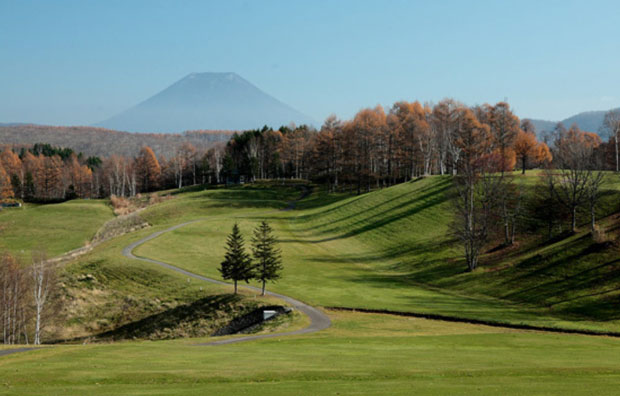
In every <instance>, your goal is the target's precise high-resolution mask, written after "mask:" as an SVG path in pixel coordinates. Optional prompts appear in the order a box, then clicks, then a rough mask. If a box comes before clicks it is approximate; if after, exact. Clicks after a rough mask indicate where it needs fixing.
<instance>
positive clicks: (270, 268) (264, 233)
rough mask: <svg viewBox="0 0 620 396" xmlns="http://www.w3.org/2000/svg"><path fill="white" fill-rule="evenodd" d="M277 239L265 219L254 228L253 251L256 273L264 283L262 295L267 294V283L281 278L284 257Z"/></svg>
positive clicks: (255, 276)
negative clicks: (277, 244) (277, 245)
mask: <svg viewBox="0 0 620 396" xmlns="http://www.w3.org/2000/svg"><path fill="white" fill-rule="evenodd" d="M276 242H277V239H276V238H275V237H274V236H273V234H272V229H271V227H270V226H269V224H267V223H266V222H265V221H263V222H261V223H260V225H259V226H258V227H256V229H255V230H254V237H253V238H252V253H253V256H254V260H255V270H254V271H255V275H254V278H255V279H258V280H260V281H261V282H262V284H263V291H262V295H263V296H264V295H265V283H267V281H275V280H277V279H279V278H280V276H281V272H282V269H283V267H282V258H281V255H280V249H278V248H276V246H275V244H276Z"/></svg>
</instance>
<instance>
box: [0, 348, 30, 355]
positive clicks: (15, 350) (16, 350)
mask: <svg viewBox="0 0 620 396" xmlns="http://www.w3.org/2000/svg"><path fill="white" fill-rule="evenodd" d="M34 349H38V348H13V349H0V356H5V355H10V354H12V353H19V352H28V351H32V350H34Z"/></svg>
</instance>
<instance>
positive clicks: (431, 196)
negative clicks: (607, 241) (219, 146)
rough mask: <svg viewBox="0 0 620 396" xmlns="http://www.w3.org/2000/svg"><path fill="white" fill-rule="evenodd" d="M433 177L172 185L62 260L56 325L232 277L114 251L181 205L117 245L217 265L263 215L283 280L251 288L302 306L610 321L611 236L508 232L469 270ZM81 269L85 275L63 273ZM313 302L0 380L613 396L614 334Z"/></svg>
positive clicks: (65, 353) (614, 323) (56, 389)
mask: <svg viewBox="0 0 620 396" xmlns="http://www.w3.org/2000/svg"><path fill="white" fill-rule="evenodd" d="M525 182H526V183H530V184H531V183H532V180H531V179H525ZM449 187H450V179H449V178H444V177H431V178H427V179H424V180H419V181H416V182H412V183H405V184H401V185H398V186H394V187H391V188H388V189H384V190H381V191H376V192H372V193H369V194H365V195H362V196H348V195H327V194H323V193H321V192H319V191H317V192H316V193H315V194H313V195H311V196H310V197H307V198H306V199H304V200H302V201H301V202H299V203H298V205H297V208H296V209H295V210H289V211H282V210H280V209H284V208H286V207H287V201H289V200H291V199H294V198H295V197H298V196H299V190H298V189H296V188H295V186H285V187H275V188H274V186H273V185H268V184H265V185H250V186H242V187H234V188H228V189H215V190H204V191H202V190H199V189H198V190H194V191H184V192H182V193H179V194H176V195H175V198H174V199H171V200H167V201H164V202H162V203H161V204H158V205H155V206H153V207H150V208H148V209H146V210H145V211H143V212H141V216H142V217H144V218H145V219H146V220H147V221H149V223H150V224H152V227H150V228H148V229H143V230H140V231H138V232H135V233H132V234H128V235H125V236H122V237H119V238H115V239H113V240H110V241H108V242H105V243H103V244H101V245H99V246H98V247H96V248H95V249H94V250H93V251H92V252H91V253H89V254H86V255H85V256H83V257H80V258H79V259H78V260H76V261H75V262H73V263H71V264H69V265H68V267H67V272H66V276H67V277H68V278H70V279H74V281H73V282H68V283H67V284H68V286H69V287H70V290H71V291H72V293H73V294H72V295H73V300H72V302H73V305H72V306H71V309H73V311H71V312H72V314H71V317H72V318H73V319H72V320H73V323H71V324H72V325H73V328H71V327H70V328H69V330H68V334H73V335H84V334H87V333H88V332H89V331H93V329H95V330H107V329H109V328H110V327H111V326H112V325H113V324H124V323H130V322H132V321H138V320H140V319H143V318H144V317H149V316H150V315H154V314H161V313H162V312H164V313H165V312H166V311H165V310H162V307H163V306H168V307H170V308H169V309H174V307H177V306H178V305H179V304H187V303H191V302H192V301H195V300H197V299H200V298H207V297H209V296H213V295H225V293H228V292H230V291H231V288H232V286H219V285H208V284H205V283H201V282H199V281H197V280H191V281H190V280H188V279H186V278H185V277H184V276H182V275H179V274H176V273H173V272H171V271H169V270H167V269H165V268H161V267H158V266H156V265H154V264H149V263H145V262H141V261H138V260H130V259H127V258H125V257H123V256H122V255H121V250H122V248H123V247H124V246H127V245H129V244H130V243H131V242H134V241H137V240H139V239H141V238H143V237H144V236H146V235H149V234H151V233H153V232H156V231H159V230H163V229H166V228H168V227H170V226H171V225H175V224H179V223H182V222H185V221H190V220H199V221H197V222H195V223H192V224H189V225H187V226H186V227H182V228H179V229H176V230H174V231H172V232H170V233H166V234H163V235H161V236H160V237H158V238H156V239H153V240H151V241H149V242H147V243H145V244H144V245H141V246H140V247H138V248H137V249H136V250H135V252H134V253H135V254H137V255H140V256H145V257H152V258H155V259H158V260H162V261H166V262H170V263H172V264H174V265H176V266H179V267H182V268H185V269H187V270H190V271H192V272H195V273H198V274H203V275H206V276H210V277H213V278H219V273H218V271H217V267H218V265H219V263H220V261H221V260H222V257H223V246H224V241H225V239H226V236H227V234H228V233H229V232H230V229H231V227H232V225H233V223H235V222H238V223H239V224H240V227H241V230H242V232H243V233H244V235H245V236H246V240H249V238H250V235H251V231H252V229H253V228H254V227H255V226H256V224H258V222H260V221H261V220H268V221H269V222H270V223H271V224H272V225H273V226H274V228H275V230H276V233H277V234H278V236H279V237H280V239H281V248H282V252H283V258H284V264H285V272H284V276H283V278H282V279H281V280H280V281H279V282H278V283H277V284H270V285H269V286H268V288H270V289H272V290H274V291H277V292H280V293H282V294H285V295H290V296H292V297H295V298H298V299H300V300H303V301H306V302H308V303H311V304H315V305H319V306H346V307H353V308H372V309H388V310H394V311H409V312H422V313H435V314H444V315H450V316H456V317H461V318H473V319H484V320H489V321H493V322H505V323H528V324H533V325H541V326H549V327H556V328H570V329H589V330H598V331H605V330H613V331H619V330H620V319H619V318H618V316H617V315H616V314H615V312H616V311H617V309H616V308H615V307H617V305H616V304H615V302H616V298H617V293H618V292H617V289H618V287H617V279H619V276H620V273H617V270H616V264H615V263H616V261H617V257H618V255H617V252H616V251H615V250H613V249H610V248H607V247H605V246H598V245H596V244H593V243H592V241H591V238H589V236H588V235H587V232H581V233H579V234H577V235H574V236H572V237H569V238H563V239H560V240H556V241H553V242H551V243H546V244H539V245H537V244H535V243H532V242H529V241H524V247H525V248H523V249H516V250H513V251H510V252H507V253H506V254H505V255H504V256H502V257H497V256H494V255H492V254H490V255H487V256H485V258H484V260H483V266H482V268H481V269H480V270H478V271H475V272H473V273H466V272H464V271H463V268H464V264H463V263H462V261H461V258H460V255H461V252H460V249H459V246H458V244H457V243H456V242H455V241H454V240H452V238H451V236H450V220H451V216H450V203H449V202H448V200H447V197H446V193H447V191H448V189H449ZM613 188H615V187H613ZM528 244H529V245H528ZM82 274H91V275H92V277H93V278H94V279H95V280H93V281H88V282H82V281H79V280H75V279H79V276H80V275H82ZM80 282H82V283H80ZM246 297H248V298H253V296H250V295H247V296H246ZM327 313H328V314H329V315H330V317H331V318H332V321H333V326H332V327H331V328H329V329H327V330H324V331H321V332H319V333H314V334H307V335H300V336H291V337H275V338H271V339H265V340H258V341H252V342H245V343H239V344H230V345H220V346H217V347H213V346H206V347H199V346H196V345H195V344H197V343H201V342H208V341H210V340H212V339H209V338H195V339H178V340H172V341H126V342H117V343H114V344H99V345H58V346H54V347H48V348H43V349H41V350H37V351H31V352H26V353H22V354H14V355H7V356H4V357H2V358H0V378H2V379H3V381H2V382H1V383H0V394H15V395H65V394H88V395H113V394H124V395H125V394H126V395H140V394H149V395H175V394H179V395H180V394H183V395H186V394H195V395H204V394H213V395H220V394H226V395H247V394H252V395H290V394H294V395H329V394H333V395H338V394H339V395H374V394H376V395H411V394H424V395H471V394H478V395H498V394H501V395H528V396H529V395H555V394H563V395H592V394H595V395H615V394H617V393H618V392H617V390H618V389H619V388H620V339H618V338H610V337H591V336H582V335H566V334H556V333H542V332H526V331H516V330H509V329H503V328H496V327H486V326H480V325H471V324H464V323H451V322H442V321H432V320H425V319H414V318H407V317H400V316H392V315H381V314H363V313H356V312H345V311H338V310H327ZM303 325H304V323H303V321H301V322H300V321H297V322H295V323H294V324H293V326H297V328H299V327H301V326H303ZM112 327H113V326H112ZM285 330H289V329H285Z"/></svg>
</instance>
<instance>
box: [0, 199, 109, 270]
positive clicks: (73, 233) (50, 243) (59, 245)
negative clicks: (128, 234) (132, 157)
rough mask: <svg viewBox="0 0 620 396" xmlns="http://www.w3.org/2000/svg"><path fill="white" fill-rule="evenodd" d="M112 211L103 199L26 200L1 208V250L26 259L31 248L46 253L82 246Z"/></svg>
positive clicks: (57, 253)
mask: <svg viewBox="0 0 620 396" xmlns="http://www.w3.org/2000/svg"><path fill="white" fill-rule="evenodd" d="M113 217H114V214H113V212H112V209H111V208H110V207H109V206H108V205H107V201H105V200H74V201H68V202H63V203H59V204H47V205H36V204H25V205H24V207H22V208H9V209H4V210H1V211H0V250H6V251H9V252H11V254H13V255H16V256H18V257H20V258H22V259H24V260H25V261H29V259H30V252H31V251H32V250H34V249H45V250H46V252H47V255H48V257H54V256H58V255H60V254H62V253H65V252H68V251H70V250H73V249H77V248H79V247H82V246H84V245H85V244H86V243H88V242H89V241H90V240H91V238H92V237H93V236H94V235H95V233H96V232H97V230H98V229H99V227H101V226H102V225H103V224H104V223H105V222H106V221H107V220H109V219H112V218H113Z"/></svg>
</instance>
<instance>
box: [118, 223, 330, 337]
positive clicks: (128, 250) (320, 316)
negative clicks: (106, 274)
mask: <svg viewBox="0 0 620 396" xmlns="http://www.w3.org/2000/svg"><path fill="white" fill-rule="evenodd" d="M198 221H201V220H193V221H187V222H185V223H181V224H177V225H175V226H172V227H170V228H167V229H165V230H162V231H158V232H155V233H153V234H151V235H149V236H147V237H145V238H142V239H140V240H139V241H136V242H134V243H132V244H131V245H129V246H127V247H125V248H124V249H123V255H124V256H125V257H128V258H130V259H136V260H142V261H146V262H149V263H153V264H157V265H160V266H162V267H165V268H168V269H171V270H173V271H176V272H179V273H181V274H183V275H186V276H189V277H192V278H195V279H200V280H202V281H205V282H210V283H215V284H218V285H227V286H230V284H228V283H226V282H222V281H220V280H217V279H211V278H207V277H205V276H202V275H198V274H194V273H193V272H189V271H186V270H184V269H182V268H179V267H176V266H174V265H170V264H168V263H164V262H162V261H158V260H153V259H150V258H147V257H140V256H136V255H134V254H133V250H134V249H135V248H137V247H138V246H140V245H142V244H144V243H146V242H148V241H150V240H152V239H155V238H157V237H158V236H160V235H162V234H165V233H167V232H170V231H174V230H176V229H178V228H181V227H183V226H186V225H188V224H192V223H196V222H198ZM240 287H245V288H246V289H250V290H253V291H256V292H259V293H260V291H261V289H259V288H257V287H253V286H244V285H240ZM265 294H268V295H270V296H273V297H277V298H279V299H282V300H284V301H286V302H287V303H289V304H290V305H291V306H292V307H293V308H295V309H297V310H298V311H300V312H303V313H304V314H306V315H307V316H308V318H310V325H309V326H308V327H306V328H304V329H301V330H295V331H289V332H286V333H272V334H260V335H250V336H246V337H237V338H228V339H225V340H219V341H212V342H207V343H203V344H198V345H222V344H232V343H235V342H242V341H251V340H258V339H263V338H272V337H283V336H291V335H299V334H307V333H314V332H317V331H320V330H323V329H326V328H328V327H329V326H330V325H331V320H330V319H329V317H328V316H327V315H325V314H324V313H323V312H322V311H321V310H319V309H317V308H314V307H312V306H310V305H308V304H304V303H302V302H301V301H298V300H295V299H294V298H291V297H288V296H284V295H282V294H278V293H273V292H270V291H266V292H265Z"/></svg>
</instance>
